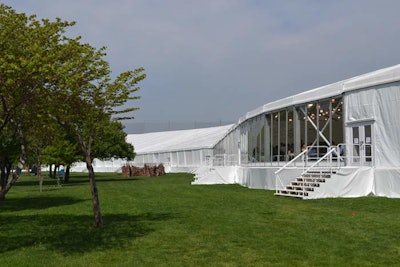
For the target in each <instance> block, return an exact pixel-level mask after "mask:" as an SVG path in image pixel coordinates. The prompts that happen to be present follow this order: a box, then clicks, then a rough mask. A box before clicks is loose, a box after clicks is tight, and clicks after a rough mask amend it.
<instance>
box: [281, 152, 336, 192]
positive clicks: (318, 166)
mask: <svg viewBox="0 0 400 267" xmlns="http://www.w3.org/2000/svg"><path fill="white" fill-rule="evenodd" d="M326 151H327V153H326V154H325V155H323V156H322V157H321V158H319V159H318V160H316V161H313V162H312V163H309V161H308V160H307V153H308V151H303V152H302V153H301V154H299V155H298V156H297V157H295V158H294V159H293V160H292V161H290V162H288V163H287V164H286V165H285V166H283V167H282V168H280V169H279V170H278V171H276V172H275V175H276V178H277V180H276V186H277V187H276V188H277V189H276V192H275V195H277V196H288V197H296V198H302V199H306V198H310V196H312V194H313V192H316V191H317V190H320V187H321V184H323V183H325V182H327V180H328V179H330V178H331V177H332V176H333V175H334V174H336V173H337V172H338V170H339V168H340V157H338V156H337V155H338V153H337V151H338V148H337V147H329V148H328V149H327V150H326ZM299 162H300V163H301V164H302V165H303V166H301V167H297V168H298V169H299V168H303V171H302V172H301V174H300V175H296V176H295V178H292V177H293V176H290V174H289V175H286V177H285V171H287V170H290V169H293V168H296V166H299ZM296 164H297V165H296Z"/></svg>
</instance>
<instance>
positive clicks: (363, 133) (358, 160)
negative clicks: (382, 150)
mask: <svg viewBox="0 0 400 267" xmlns="http://www.w3.org/2000/svg"><path fill="white" fill-rule="evenodd" d="M351 133H352V139H351V140H352V145H351V146H352V149H351V152H352V155H351V163H352V165H361V166H372V165H373V164H372V163H373V157H372V145H373V139H372V124H370V123H369V124H362V125H357V126H353V127H351Z"/></svg>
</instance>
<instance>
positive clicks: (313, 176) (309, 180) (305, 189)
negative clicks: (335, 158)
mask: <svg viewBox="0 0 400 267" xmlns="http://www.w3.org/2000/svg"><path fill="white" fill-rule="evenodd" d="M336 171H337V170H336V169H334V168H329V169H326V168H325V169H321V170H316V169H314V170H310V171H307V172H305V173H302V174H301V175H300V176H299V177H296V178H295V179H294V180H293V181H291V182H290V183H289V184H288V185H286V186H285V188H284V189H278V190H277V191H276V193H275V195H277V196H288V197H297V198H303V199H305V198H307V197H308V196H310V195H311V194H312V192H314V191H316V190H318V188H319V187H320V185H321V184H322V183H325V182H326V181H327V179H329V178H331V177H332V175H333V174H335V173H336Z"/></svg>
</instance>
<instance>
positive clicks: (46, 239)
mask: <svg viewBox="0 0 400 267" xmlns="http://www.w3.org/2000/svg"><path fill="white" fill-rule="evenodd" d="M192 180H193V176H192V175H190V174H168V175H166V176H163V177H157V178H146V177H137V178H123V177H122V176H121V175H120V174H109V173H101V174H97V181H98V188H99V196H100V204H101V209H102V213H103V219H104V221H105V223H106V226H105V227H104V228H100V229H99V228H95V227H94V226H93V225H94V219H93V215H92V203H91V196H90V188H89V184H88V179H87V174H73V175H72V177H71V182H70V183H69V184H67V185H63V186H62V187H57V185H56V181H55V180H52V179H48V178H47V179H46V180H45V185H44V191H43V192H42V193H40V192H39V186H38V181H37V178H36V177H31V176H23V177H21V179H20V180H19V181H18V183H17V185H16V186H14V187H13V188H12V189H11V190H10V192H9V194H8V196H7V200H6V201H5V202H0V266H399V265H400V238H399V236H400V199H388V198H381V197H364V198H354V199H352V198H347V199H322V200H300V199H294V198H285V197H275V196H274V192H273V191H266V190H254V189H248V188H244V187H241V186H238V185H207V186H206V185H204V186H202V185H191V184H190V183H191V181H192Z"/></svg>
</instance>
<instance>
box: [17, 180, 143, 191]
mask: <svg viewBox="0 0 400 267" xmlns="http://www.w3.org/2000/svg"><path fill="white" fill-rule="evenodd" d="M138 180H143V177H142V178H140V177H138V178H132V177H129V178H97V177H96V183H102V182H132V181H138ZM81 184H89V177H84V178H79V179H76V178H75V177H72V178H70V180H69V181H68V182H67V183H65V182H63V183H62V186H68V185H81ZM15 186H37V187H38V188H39V181H38V180H37V179H32V180H24V181H21V180H19V181H17V183H16V184H15ZM43 186H44V188H45V187H46V186H57V179H55V178H46V179H45V180H44V182H43ZM45 189H46V188H45Z"/></svg>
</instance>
